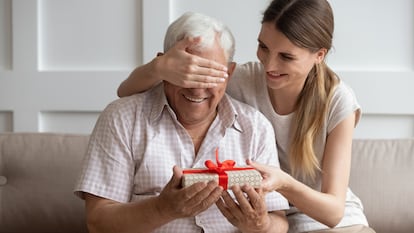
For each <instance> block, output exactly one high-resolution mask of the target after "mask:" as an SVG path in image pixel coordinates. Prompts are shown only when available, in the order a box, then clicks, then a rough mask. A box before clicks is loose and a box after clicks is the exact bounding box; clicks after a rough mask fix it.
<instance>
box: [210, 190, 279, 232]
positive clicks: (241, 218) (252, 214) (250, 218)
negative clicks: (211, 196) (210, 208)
mask: <svg viewBox="0 0 414 233" xmlns="http://www.w3.org/2000/svg"><path fill="white" fill-rule="evenodd" d="M231 190H232V191H233V193H234V196H235V198H236V201H235V200H234V199H233V198H232V197H231V196H230V194H229V193H228V192H223V195H222V199H220V200H218V201H217V203H216V204H217V207H218V208H219V209H220V211H221V213H222V214H223V215H224V216H225V217H226V218H227V220H228V221H229V222H230V223H231V224H233V225H234V226H236V227H237V228H239V229H240V230H241V231H242V232H245V233H247V232H268V229H269V228H270V224H271V219H270V218H269V215H268V213H267V209H266V204H265V202H264V194H263V191H262V190H261V189H258V190H255V189H253V188H252V187H251V186H249V185H244V186H242V187H240V186H233V187H232V188H231Z"/></svg>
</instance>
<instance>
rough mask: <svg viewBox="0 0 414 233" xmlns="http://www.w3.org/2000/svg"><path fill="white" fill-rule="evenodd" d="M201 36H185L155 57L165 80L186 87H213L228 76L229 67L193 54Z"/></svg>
mask: <svg viewBox="0 0 414 233" xmlns="http://www.w3.org/2000/svg"><path fill="white" fill-rule="evenodd" d="M200 41H201V38H199V37H197V38H184V39H183V40H181V41H179V42H177V43H176V44H175V45H174V46H173V47H172V48H170V49H169V50H168V51H167V52H166V53H165V54H161V53H159V54H158V57H157V58H156V59H155V60H156V62H155V69H154V70H155V71H156V72H159V73H158V76H159V77H161V78H162V79H163V80H165V81H168V82H170V83H173V84H175V85H177V86H180V87H184V88H212V87H215V86H217V83H221V82H224V81H225V78H227V77H228V74H227V67H226V66H225V65H222V64H220V63H217V62H215V61H213V60H208V59H205V58H202V57H199V56H196V55H193V54H191V51H190V49H191V47H193V46H195V45H196V44H197V43H199V42H200Z"/></svg>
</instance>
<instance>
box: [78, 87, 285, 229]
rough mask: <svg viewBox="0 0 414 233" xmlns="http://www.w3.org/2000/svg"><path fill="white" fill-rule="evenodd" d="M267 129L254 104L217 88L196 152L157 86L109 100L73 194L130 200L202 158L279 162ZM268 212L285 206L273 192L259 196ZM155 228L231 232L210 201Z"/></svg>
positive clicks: (143, 195)
mask: <svg viewBox="0 0 414 233" xmlns="http://www.w3.org/2000/svg"><path fill="white" fill-rule="evenodd" d="M275 145H276V144H275V139H274V132H273V128H272V126H271V125H270V123H269V122H268V120H267V119H266V118H265V117H264V116H263V115H262V114H261V113H259V112H258V111H257V110H254V109H253V108H251V107H249V106H247V105H245V104H242V103H239V102H236V101H234V100H233V99H231V98H230V97H229V96H227V95H225V96H224V97H223V99H222V100H221V102H220V104H219V106H218V114H217V117H216V118H215V120H214V122H213V123H212V125H211V126H210V129H209V131H208V133H207V136H206V138H205V139H204V141H203V143H202V145H201V147H200V149H199V152H198V153H197V155H196V154H195V151H194V145H193V143H192V140H191V138H190V136H189V135H188V134H187V132H186V130H185V129H184V127H183V126H182V125H181V124H180V123H179V122H178V121H177V118H176V115H175V113H174V112H173V110H172V109H171V108H170V107H169V105H168V102H167V99H166V97H165V94H164V91H163V85H162V84H160V85H159V86H157V87H155V88H153V89H151V90H149V91H147V92H145V93H141V94H136V95H133V96H130V97H126V98H121V99H118V100H115V101H114V102H113V103H111V104H110V105H108V107H107V108H106V109H105V110H104V111H103V112H102V113H101V115H100V117H99V119H98V121H97V123H96V125H95V129H94V131H93V133H92V135H91V138H90V144H89V148H88V152H87V155H86V158H85V164H84V168H83V171H82V174H81V176H80V179H79V182H78V184H77V186H76V188H75V193H76V194H77V195H79V196H80V197H82V192H87V193H91V194H94V195H96V196H100V197H104V198H107V199H111V200H115V201H118V202H123V203H126V202H135V201H141V200H145V199H147V198H149V197H153V196H154V195H159V193H160V192H161V190H162V189H163V187H164V186H165V185H166V184H167V183H168V181H169V180H170V178H171V176H172V167H173V166H174V165H178V166H180V167H182V168H201V167H204V161H205V160H208V159H211V160H213V161H214V159H215V152H214V151H215V149H216V148H217V147H218V148H219V154H220V156H219V157H220V160H226V159H232V160H234V161H236V166H243V165H245V161H246V159H247V158H250V159H252V160H255V161H258V162H261V163H266V164H270V165H273V166H279V162H278V158H277V150H276V146H275ZM266 204H267V207H268V210H269V211H274V210H283V209H288V203H287V201H286V199H285V198H284V197H282V196H281V195H280V194H279V193H276V192H273V193H269V194H268V195H267V196H266ZM155 232H181V233H186V232H189V233H190V232H191V233H193V232H205V233H209V232H239V231H238V229H237V228H235V227H234V226H233V225H231V224H230V223H229V222H228V221H227V219H226V218H225V217H224V216H223V215H222V214H221V213H220V211H219V210H218V208H217V207H216V206H215V205H213V206H211V207H210V208H209V209H207V210H206V211H204V212H202V213H200V214H199V215H197V216H195V217H190V218H181V219H177V220H174V221H172V222H169V223H168V224H165V225H164V226H162V227H160V228H158V229H157V230H156V231H155Z"/></svg>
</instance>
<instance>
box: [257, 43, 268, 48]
mask: <svg viewBox="0 0 414 233" xmlns="http://www.w3.org/2000/svg"><path fill="white" fill-rule="evenodd" d="M259 48H261V49H267V47H266V45H264V44H260V43H259Z"/></svg>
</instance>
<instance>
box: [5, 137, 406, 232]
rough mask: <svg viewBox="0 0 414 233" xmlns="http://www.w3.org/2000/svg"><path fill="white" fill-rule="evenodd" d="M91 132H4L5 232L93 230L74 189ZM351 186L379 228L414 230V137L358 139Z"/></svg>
mask: <svg viewBox="0 0 414 233" xmlns="http://www.w3.org/2000/svg"><path fill="white" fill-rule="evenodd" d="M88 139H89V136H88V135H73V134H52V133H3V134H0V233H6V232H7V233H13V232H19V233H23V232H42V233H48V232H55V233H56V232H65V233H66V232H68V233H69V232H70V233H83V232H87V230H86V226H85V211H84V203H83V201H82V200H80V199H79V198H77V197H76V196H75V195H74V194H73V188H74V185H75V182H76V180H77V178H78V175H79V172H80V169H81V164H82V159H83V156H84V154H85V152H86V148H87V144H88ZM352 156H353V157H352V171H351V177H350V186H351V189H352V190H353V191H354V193H356V194H357V196H359V197H360V198H361V200H362V202H363V204H364V207H365V213H366V215H367V218H368V221H369V222H370V225H371V226H372V227H373V228H374V229H375V230H376V231H377V233H390V232H392V233H408V232H410V233H411V232H414V230H413V229H414V208H413V207H412V206H413V204H414V139H393V140H379V139H366V140H362V139H356V140H354V143H353V155H352Z"/></svg>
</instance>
